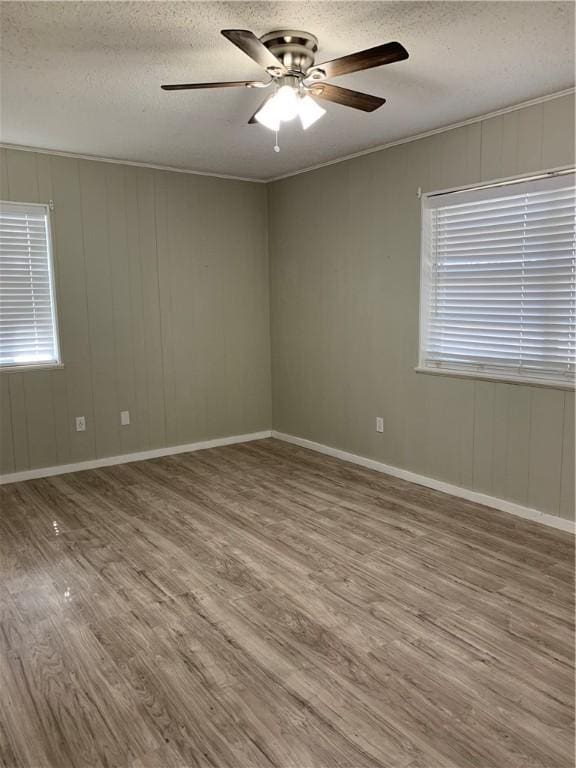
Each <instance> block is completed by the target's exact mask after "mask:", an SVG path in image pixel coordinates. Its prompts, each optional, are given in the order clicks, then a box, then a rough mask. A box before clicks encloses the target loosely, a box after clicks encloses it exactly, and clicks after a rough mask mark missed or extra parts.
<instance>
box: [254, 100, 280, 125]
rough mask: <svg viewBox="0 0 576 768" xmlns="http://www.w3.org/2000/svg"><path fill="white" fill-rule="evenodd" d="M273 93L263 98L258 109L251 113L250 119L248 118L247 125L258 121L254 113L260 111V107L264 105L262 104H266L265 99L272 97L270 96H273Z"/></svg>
mask: <svg viewBox="0 0 576 768" xmlns="http://www.w3.org/2000/svg"><path fill="white" fill-rule="evenodd" d="M273 95H274V94H271V95H270V96H267V97H266V98H265V99H264V101H263V102H262V104H260V106H259V107H258V109H257V110H256V112H254V114H253V115H252V117H251V118H250V120H248V125H254V123H257V122H258V120H256V115H257V114H258V112H260V110H261V109H262V107H263V106H264V104H266V102H267V101H270V99H271V98H272V96H273Z"/></svg>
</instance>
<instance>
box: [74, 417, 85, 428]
mask: <svg viewBox="0 0 576 768" xmlns="http://www.w3.org/2000/svg"><path fill="white" fill-rule="evenodd" d="M76 432H86V417H85V416H76Z"/></svg>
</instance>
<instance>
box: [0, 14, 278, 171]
mask: <svg viewBox="0 0 576 768" xmlns="http://www.w3.org/2000/svg"><path fill="white" fill-rule="evenodd" d="M0 1H1V0H0ZM0 149H17V150H18V151H20V152H35V153H37V154H40V155H57V156H58V157H72V158H75V159H76V160H93V161H95V162H97V163H112V164H113V165H130V166H133V167H136V168H150V169H151V170H154V171H170V172H171V173H188V174H191V175H192V176H208V177H210V178H212V179H227V180H228V181H248V182H250V183H251V184H266V183H267V182H266V179H251V178H248V177H245V176H232V175H229V174H225V173H209V172H208V171H192V170H190V169H189V168H177V167H175V166H173V165H157V164H156V163H143V162H139V161H137V160H118V158H115V157H101V156H100V155H83V154H81V153H79V152H65V151H64V150H61V149H44V148H42V149H41V148H40V147H28V146H25V145H22V144H8V143H7V142H0Z"/></svg>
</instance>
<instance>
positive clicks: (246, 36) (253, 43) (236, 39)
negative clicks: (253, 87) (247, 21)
mask: <svg viewBox="0 0 576 768" xmlns="http://www.w3.org/2000/svg"><path fill="white" fill-rule="evenodd" d="M221 33H222V34H223V35H224V37H225V38H226V39H227V40H230V42H231V43H234V45H235V46H237V47H238V48H240V50H241V51H243V52H244V53H245V54H246V55H247V56H250V58H251V59H252V60H253V61H255V62H256V63H257V64H260V66H261V67H264V69H268V68H270V67H274V69H278V70H280V73H282V72H285V71H286V70H285V67H284V65H283V64H282V62H281V61H280V59H277V58H276V56H274V54H273V53H272V52H271V51H269V50H268V48H266V46H265V45H264V43H262V42H260V40H259V39H258V38H257V37H256V35H255V34H254V33H253V32H250V31H249V30H247V29H222V30H221Z"/></svg>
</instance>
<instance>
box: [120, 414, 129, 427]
mask: <svg viewBox="0 0 576 768" xmlns="http://www.w3.org/2000/svg"><path fill="white" fill-rule="evenodd" d="M120 424H121V425H122V426H123V427H127V426H128V424H130V411H120Z"/></svg>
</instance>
